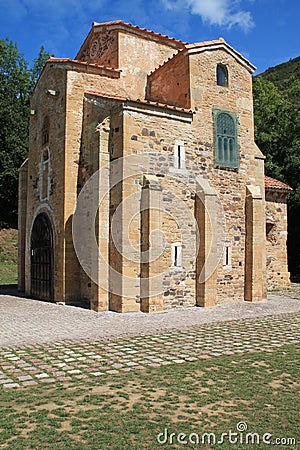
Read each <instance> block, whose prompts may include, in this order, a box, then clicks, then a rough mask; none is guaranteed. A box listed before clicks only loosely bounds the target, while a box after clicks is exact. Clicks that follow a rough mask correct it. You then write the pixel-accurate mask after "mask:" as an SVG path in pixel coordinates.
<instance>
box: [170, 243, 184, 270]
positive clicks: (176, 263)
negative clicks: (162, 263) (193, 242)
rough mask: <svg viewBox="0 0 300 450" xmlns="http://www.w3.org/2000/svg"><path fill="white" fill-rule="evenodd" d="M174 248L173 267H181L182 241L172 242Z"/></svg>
mask: <svg viewBox="0 0 300 450" xmlns="http://www.w3.org/2000/svg"><path fill="white" fill-rule="evenodd" d="M171 249H172V255H171V256H172V267H181V260H182V252H181V249H182V245H181V243H175V244H171Z"/></svg>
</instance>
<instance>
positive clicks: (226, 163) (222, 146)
mask: <svg viewBox="0 0 300 450" xmlns="http://www.w3.org/2000/svg"><path fill="white" fill-rule="evenodd" d="M222 116H223V120H225V118H226V117H227V118H229V120H228V124H227V128H230V127H232V128H233V129H231V130H227V129H226V128H225V129H224V131H222V130H220V127H221V124H220V120H221V117H222ZM238 123H239V121H238V114H237V113H236V112H234V111H227V110H223V109H219V108H217V107H215V108H214V109H213V127H214V164H215V167H216V168H220V169H235V170H237V169H239V167H240V148H239V143H238Z"/></svg>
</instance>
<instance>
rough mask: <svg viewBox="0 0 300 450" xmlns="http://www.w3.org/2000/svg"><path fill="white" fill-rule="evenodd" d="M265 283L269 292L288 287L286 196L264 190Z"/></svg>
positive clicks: (282, 193)
mask: <svg viewBox="0 0 300 450" xmlns="http://www.w3.org/2000/svg"><path fill="white" fill-rule="evenodd" d="M266 235H267V245H266V253H267V283H268V289H269V290H275V289H286V288H288V287H289V286H290V274H289V272H288V265H287V250H286V241H287V194H286V193H284V192H280V191H278V190H277V191H276V190H274V189H273V190H272V189H267V190H266Z"/></svg>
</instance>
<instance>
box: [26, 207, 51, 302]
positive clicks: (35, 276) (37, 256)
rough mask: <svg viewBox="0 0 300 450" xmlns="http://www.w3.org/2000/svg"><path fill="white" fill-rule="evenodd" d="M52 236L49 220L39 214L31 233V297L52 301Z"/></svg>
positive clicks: (44, 215)
mask: <svg viewBox="0 0 300 450" xmlns="http://www.w3.org/2000/svg"><path fill="white" fill-rule="evenodd" d="M53 278H54V274H53V235H52V227H51V223H50V220H49V218H48V217H47V215H46V214H43V213H42V214H39V215H38V216H37V217H36V219H35V221H34V224H33V227H32V232H31V296H32V297H33V298H37V299H40V300H47V301H53Z"/></svg>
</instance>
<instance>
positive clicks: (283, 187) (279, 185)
mask: <svg viewBox="0 0 300 450" xmlns="http://www.w3.org/2000/svg"><path fill="white" fill-rule="evenodd" d="M265 188H266V189H278V190H280V191H292V190H293V189H292V188H291V186H289V185H288V184H285V183H283V182H282V181H279V180H276V179H275V178H271V177H267V176H266V175H265Z"/></svg>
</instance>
